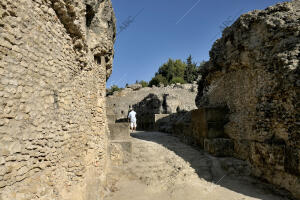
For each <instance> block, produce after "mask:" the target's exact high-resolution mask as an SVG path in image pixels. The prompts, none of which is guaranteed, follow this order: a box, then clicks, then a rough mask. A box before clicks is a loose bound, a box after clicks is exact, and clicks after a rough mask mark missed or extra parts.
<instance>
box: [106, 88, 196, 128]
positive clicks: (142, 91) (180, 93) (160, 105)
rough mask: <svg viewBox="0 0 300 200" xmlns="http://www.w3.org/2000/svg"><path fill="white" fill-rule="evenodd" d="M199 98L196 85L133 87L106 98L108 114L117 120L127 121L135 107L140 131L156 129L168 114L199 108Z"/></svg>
mask: <svg viewBox="0 0 300 200" xmlns="http://www.w3.org/2000/svg"><path fill="white" fill-rule="evenodd" d="M196 95H197V85H196V84H177V85H174V84H173V85H169V86H166V87H164V86H161V87H155V86H154V87H144V88H141V86H139V85H136V84H134V85H130V86H128V87H127V88H125V89H124V90H122V91H120V92H115V93H114V95H111V96H108V97H107V113H108V115H110V116H112V115H113V116H115V118H116V119H115V120H117V121H122V120H123V121H124V119H125V121H127V116H128V111H129V108H130V107H132V108H133V109H134V110H135V111H136V112H137V113H138V115H137V119H138V120H137V123H138V128H139V129H141V130H153V129H156V127H155V122H156V121H157V120H158V119H159V118H161V117H164V116H165V115H169V114H172V113H177V112H180V111H181V112H183V111H190V110H193V109H196V108H197V106H196V104H195V98H196Z"/></svg>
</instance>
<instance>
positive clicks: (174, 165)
mask: <svg viewBox="0 0 300 200" xmlns="http://www.w3.org/2000/svg"><path fill="white" fill-rule="evenodd" d="M131 140H132V143H133V152H132V161H131V162H129V163H127V164H125V165H124V166H122V167H117V168H112V171H111V172H110V176H109V179H110V183H109V184H110V190H111V193H109V195H108V196H107V197H106V198H105V200H120V199H121V200H198V199H199V200H200V199H205V200H206V199H209V200H254V199H255V200H257V199H262V200H288V198H287V197H284V196H283V195H282V193H281V195H279V193H277V194H274V192H272V191H273V190H271V186H269V185H267V184H264V183H261V182H259V181H258V180H256V179H254V178H251V177H249V176H247V174H248V173H249V168H248V167H247V166H246V165H245V163H244V162H242V161H239V160H237V159H233V158H216V157H213V156H210V155H208V154H207V153H205V152H204V151H203V150H196V149H194V148H193V147H191V146H188V145H186V144H184V143H182V142H181V141H180V140H179V139H178V138H176V137H173V136H171V135H169V134H165V133H160V132H136V133H133V134H132V139H131ZM225 169H226V170H225Z"/></svg>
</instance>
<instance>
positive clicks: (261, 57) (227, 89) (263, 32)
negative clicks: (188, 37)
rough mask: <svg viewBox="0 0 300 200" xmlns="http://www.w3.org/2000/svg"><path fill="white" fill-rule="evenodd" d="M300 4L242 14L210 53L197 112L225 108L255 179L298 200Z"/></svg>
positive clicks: (238, 151)
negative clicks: (263, 180) (274, 185)
mask: <svg viewBox="0 0 300 200" xmlns="http://www.w3.org/2000/svg"><path fill="white" fill-rule="evenodd" d="M299 16H300V4H299V1H293V2H291V3H283V4H278V5H276V6H272V7H269V8H267V9H266V10H263V11H253V12H250V13H247V14H244V15H242V16H241V17H240V18H239V19H238V20H237V21H236V22H235V23H234V24H233V25H232V26H231V27H228V28H226V29H225V30H224V32H223V36H222V38H221V39H219V40H217V41H216V42H215V44H214V46H213V47H212V49H211V51H210V62H209V65H208V66H206V69H205V70H206V72H205V71H204V72H205V73H204V77H203V79H202V81H201V82H200V83H199V88H198V90H199V93H198V96H197V105H198V107H207V106H216V107H218V106H221V107H227V108H228V109H229V122H228V123H227V124H226V125H225V130H224V131H225V134H226V136H227V137H228V138H230V139H232V140H233V141H234V151H235V156H237V157H239V158H241V159H244V160H248V161H249V162H250V163H251V166H252V169H253V170H252V172H253V174H254V175H255V176H258V177H261V178H263V179H266V180H267V181H269V182H271V183H273V184H276V185H278V186H280V187H283V188H285V189H287V190H289V191H291V192H292V193H293V194H294V195H295V196H296V197H298V198H300V178H299V177H300V176H299V175H300V146H299V144H300V137H299V136H300V132H299V130H300V126H299V125H300V123H299V113H300V112H299V96H300V89H299V87H300V84H299V78H300V77H299V74H300V73H299V72H300V71H299V70H300V66H299V57H300V54H299V50H300V49H299V48H300V37H299V32H300V29H299V27H300V24H299Z"/></svg>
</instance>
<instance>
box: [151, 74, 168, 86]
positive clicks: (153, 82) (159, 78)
mask: <svg viewBox="0 0 300 200" xmlns="http://www.w3.org/2000/svg"><path fill="white" fill-rule="evenodd" d="M161 83H162V84H164V85H167V84H168V80H167V79H166V78H165V77H164V76H163V75H161V74H156V76H155V77H153V78H152V79H151V81H150V82H149V86H150V87H152V86H153V85H155V86H159V85H160V84H161Z"/></svg>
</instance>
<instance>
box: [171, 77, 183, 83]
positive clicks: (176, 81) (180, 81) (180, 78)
mask: <svg viewBox="0 0 300 200" xmlns="http://www.w3.org/2000/svg"><path fill="white" fill-rule="evenodd" d="M170 83H171V84H176V83H181V84H183V83H185V81H184V79H183V78H182V77H174V78H172V80H171V81H170Z"/></svg>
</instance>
